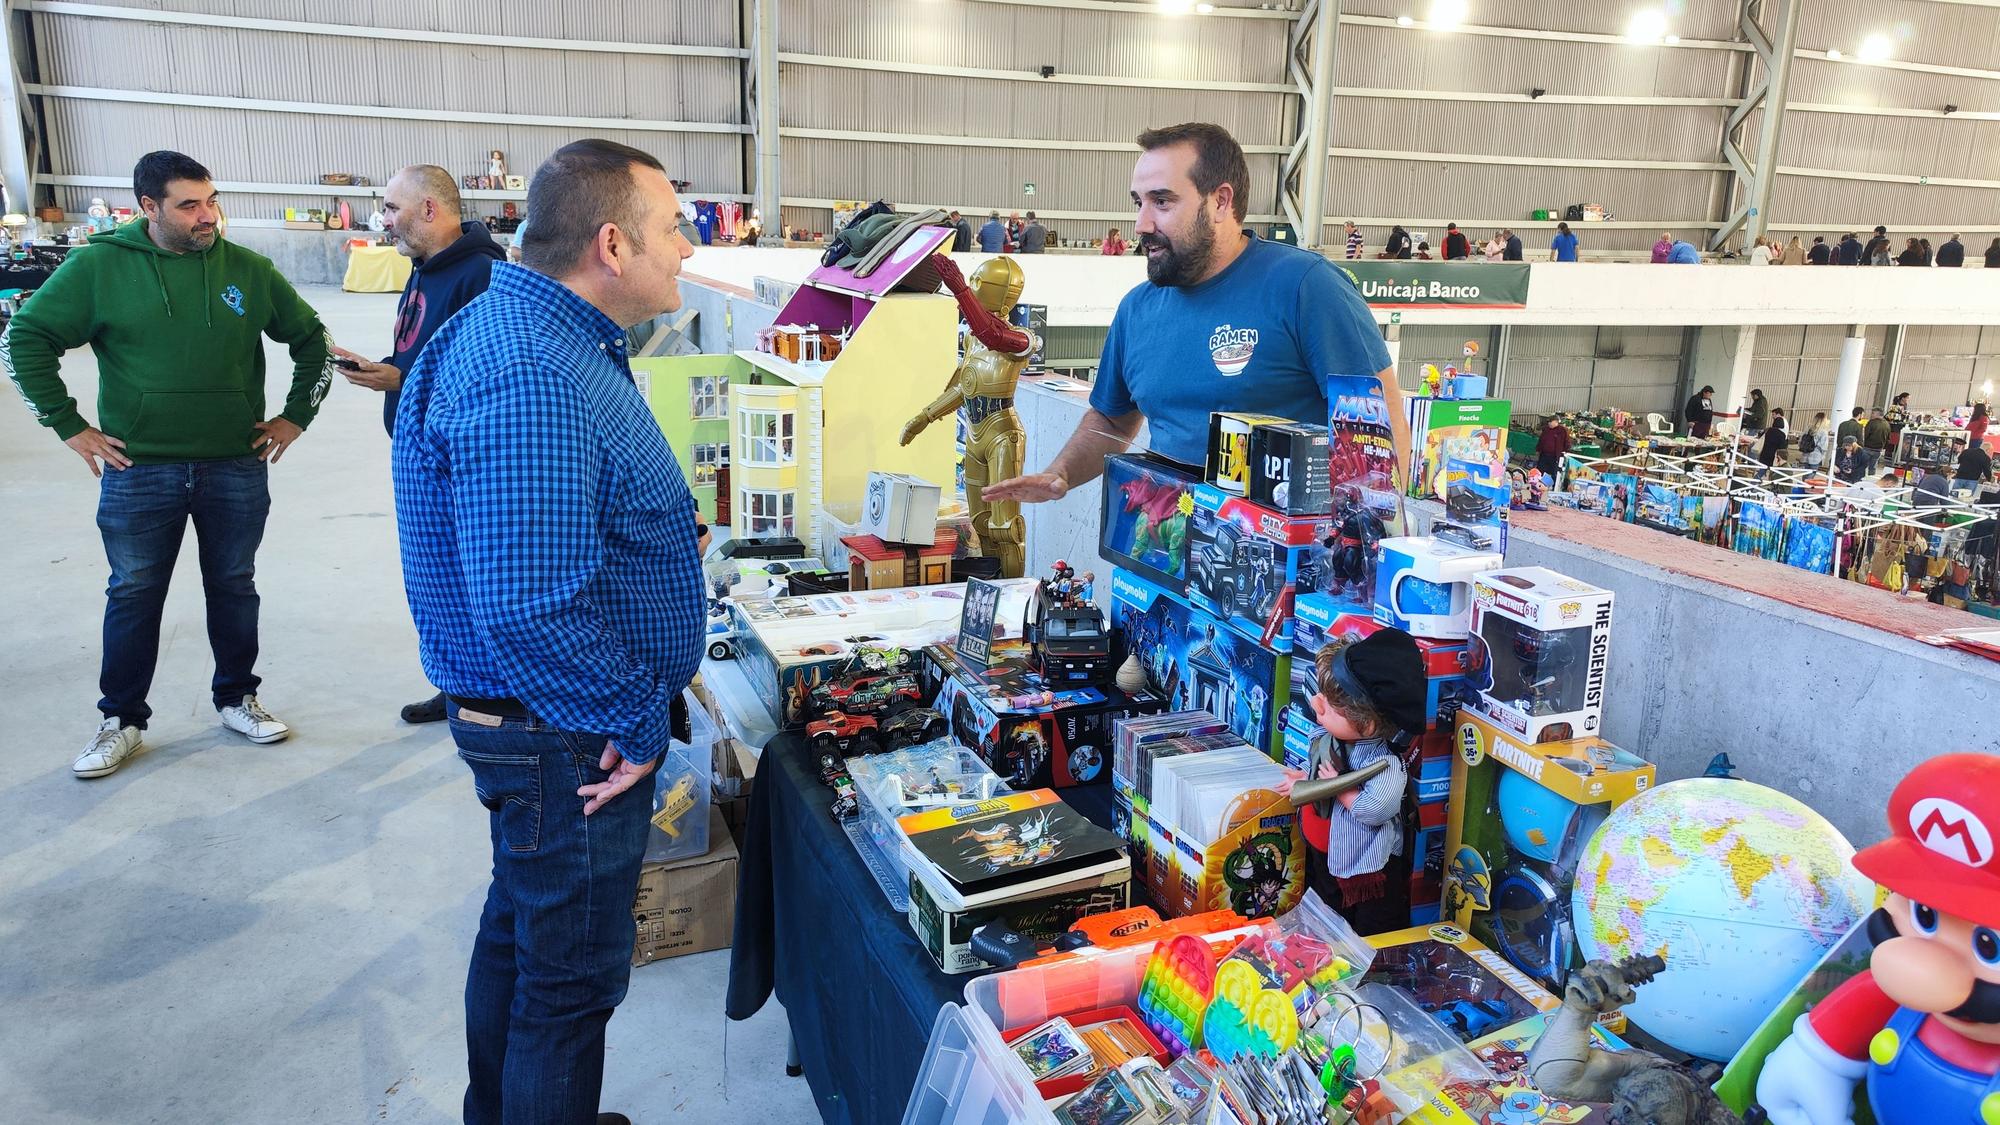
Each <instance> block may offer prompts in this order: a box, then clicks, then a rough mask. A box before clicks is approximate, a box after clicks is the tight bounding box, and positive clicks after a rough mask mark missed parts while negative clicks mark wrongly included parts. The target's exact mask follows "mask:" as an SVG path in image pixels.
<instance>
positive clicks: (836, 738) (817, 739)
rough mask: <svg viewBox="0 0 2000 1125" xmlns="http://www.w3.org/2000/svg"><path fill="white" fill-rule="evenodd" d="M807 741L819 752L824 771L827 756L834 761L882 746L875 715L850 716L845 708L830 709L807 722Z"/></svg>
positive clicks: (865, 752) (823, 770)
mask: <svg viewBox="0 0 2000 1125" xmlns="http://www.w3.org/2000/svg"><path fill="white" fill-rule="evenodd" d="M806 742H807V743H809V744H810V745H811V746H812V748H813V752H814V753H815V754H818V755H819V761H820V769H821V772H822V774H824V772H825V770H826V768H827V759H828V758H829V756H831V757H833V758H834V760H835V761H838V760H839V759H842V758H850V757H853V756H855V755H857V754H873V753H874V752H875V751H877V750H880V749H881V748H882V738H881V734H880V728H879V725H878V724H877V723H876V721H875V716H873V715H850V714H848V713H846V712H845V711H829V712H827V713H826V714H825V715H824V716H822V717H821V718H819V719H816V720H814V721H813V722H810V723H807V724H806Z"/></svg>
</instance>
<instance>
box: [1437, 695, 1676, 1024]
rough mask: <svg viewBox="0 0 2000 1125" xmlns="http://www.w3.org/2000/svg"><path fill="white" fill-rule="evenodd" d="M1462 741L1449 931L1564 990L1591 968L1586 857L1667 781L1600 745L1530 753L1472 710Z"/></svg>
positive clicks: (1551, 746) (1447, 891) (1448, 877)
mask: <svg viewBox="0 0 2000 1125" xmlns="http://www.w3.org/2000/svg"><path fill="white" fill-rule="evenodd" d="M1457 742H1458V754H1457V756H1456V757H1455V758H1454V759H1453V760H1452V765H1451V802H1450V808H1449V815H1448V817H1447V820H1446V831H1445V842H1444V848H1445V884H1444V911H1443V918H1444V921H1446V922H1448V923H1450V924H1452V925H1455V926H1457V927H1459V928H1460V929H1463V930H1466V931H1468V932H1470V933H1472V934H1474V935H1475V936H1477V937H1478V938H1479V940H1480V941H1482V942H1484V943H1485V944H1486V945H1488V946H1490V947H1491V948H1493V949H1496V950H1498V951H1499V952H1501V953H1502V954H1504V955H1506V956H1507V957H1508V959H1509V960H1511V961H1512V962H1513V963H1514V965H1515V966H1516V967H1517V968H1519V969H1520V970H1521V971H1523V972H1525V973H1527V974H1529V975H1530V976H1533V977H1534V978H1535V979H1537V980H1538V981H1540V982H1541V983H1542V984H1543V985H1545V986H1547V987H1549V988H1557V987H1560V986H1561V983H1562V981H1563V979H1564V977H1565V976H1566V975H1567V974H1568V971H1569V970H1570V969H1571V968H1573V967H1574V966H1575V965H1576V964H1579V963H1580V956H1579V953H1578V950H1577V946H1576V941H1575V939H1574V936H1573V935H1574V934H1575V926H1574V924H1573V921H1572V920H1571V919H1570V917H1569V911H1570V891H1571V889H1572V887H1573V886H1574V884H1575V879H1576V866H1577V864H1578V863H1579V862H1580V861H1581V859H1582V855H1583V849H1584V846H1585V845H1586V844H1587V843H1588V842H1589V840H1590V836H1591V834H1592V833H1593V832H1594V831H1595V830H1596V828H1597V826H1598V825H1600V824H1602V823H1603V822H1604V818H1605V817H1606V816H1607V815H1609V814H1610V812H1611V810H1612V809H1614V808H1616V807H1618V806H1619V805H1621V804H1624V803H1625V802H1626V801H1629V800H1631V799H1632V798H1633V797H1636V796H1638V795H1639V794H1640V793H1643V792H1645V791H1646V790H1648V789H1650V788H1652V787H1653V785H1654V784H1655V783H1656V781H1657V776H1656V772H1655V770H1654V768H1653V766H1652V764H1651V763H1649V762H1647V761H1645V760H1643V759H1641V758H1639V757H1638V756H1636V755H1634V754H1631V753H1628V752H1627V751H1624V750H1621V749H1619V748H1618V747H1616V746H1613V745H1612V744H1611V743H1609V742H1606V741H1604V740H1603V739H1601V738H1587V739H1579V740H1576V741H1572V742H1528V741H1526V740H1524V739H1520V738H1517V737H1514V736H1512V735H1510V734H1509V733H1507V732H1506V731H1504V730H1501V729H1500V728H1499V727H1498V726H1496V725H1494V724H1493V723H1492V722H1491V721H1490V720H1488V719H1487V718H1486V717H1484V716H1483V715H1479V714H1476V713H1473V712H1471V711H1466V712H1463V713H1461V714H1460V716H1459V722H1458V735H1457Z"/></svg>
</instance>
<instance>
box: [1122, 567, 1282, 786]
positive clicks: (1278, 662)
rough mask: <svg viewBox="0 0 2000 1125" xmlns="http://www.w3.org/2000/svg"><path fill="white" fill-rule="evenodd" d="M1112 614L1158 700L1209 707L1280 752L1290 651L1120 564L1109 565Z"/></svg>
mask: <svg viewBox="0 0 2000 1125" xmlns="http://www.w3.org/2000/svg"><path fill="white" fill-rule="evenodd" d="M1111 619H1112V621H1111V623H1112V624H1113V625H1114V626H1115V627H1117V629H1118V630H1119V631H1120V633H1121V634H1122V636H1123V637H1124V643H1125V650H1126V651H1128V652H1131V653H1133V654H1134V655H1136V656H1137V657H1138V658H1139V662H1140V664H1141V666H1142V667H1143V668H1144V670H1145V673H1146V683H1147V686H1148V688H1149V689H1150V690H1151V691H1152V693H1153V694H1155V695H1157V696H1159V697H1160V700H1161V702H1162V706H1164V707H1165V708H1166V709H1167V710H1170V711H1189V710H1200V711H1207V712H1208V713H1209V714H1211V715H1214V716H1215V717H1216V718H1218V719H1221V720H1222V721H1223V722H1226V723H1228V724H1229V729H1230V730H1232V731H1235V732H1236V734H1237V736H1238V737H1240V738H1241V739H1243V741H1245V742H1247V743H1249V744H1250V745H1252V746H1255V747H1257V748H1259V749H1261V750H1263V751H1264V752H1265V753H1267V754H1269V755H1271V756H1272V757H1273V758H1276V757H1277V756H1278V755H1279V753H1280V743H1279V723H1278V721H1277V716H1278V708H1279V707H1280V705H1282V704H1283V702H1284V696H1283V695H1282V694H1280V693H1281V692H1283V691H1284V685H1285V684H1286V683H1287V682H1288V681H1287V677H1288V676H1290V674H1291V666H1292V658H1291V654H1290V653H1282V652H1276V651H1274V650H1273V649H1271V648H1269V647H1266V646H1264V645H1262V644H1260V643H1259V642H1258V640H1257V639H1256V638H1254V637H1251V636H1247V635H1245V634H1243V633H1239V632H1237V631H1236V630H1235V629H1233V628H1231V627H1230V626H1229V625H1227V624H1225V623H1224V622H1222V621H1219V620H1217V619H1216V618H1214V617H1211V616H1209V615H1208V614H1206V613H1203V612H1202V611H1201V610H1198V609H1196V608H1194V607H1193V606H1191V605H1189V604H1188V603H1187V602H1186V601H1184V600H1182V599H1181V598H1179V597H1176V596H1175V595H1174V594H1173V593H1171V592H1169V591H1167V590H1164V589H1162V588H1161V587H1159V586H1157V585H1155V584H1154V583H1152V582H1149V581H1147V580H1146V579H1144V578H1142V577H1140V576H1139V575H1137V574H1134V573H1132V572H1130V571H1128V570H1124V569H1122V568H1120V569H1116V570H1113V571H1112V572H1111Z"/></svg>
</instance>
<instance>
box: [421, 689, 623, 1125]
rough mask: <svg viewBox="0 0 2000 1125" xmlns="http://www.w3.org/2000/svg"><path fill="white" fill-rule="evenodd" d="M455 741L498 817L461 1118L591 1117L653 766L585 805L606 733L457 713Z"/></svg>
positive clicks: (527, 1123)
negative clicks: (489, 722) (605, 798)
mask: <svg viewBox="0 0 2000 1125" xmlns="http://www.w3.org/2000/svg"><path fill="white" fill-rule="evenodd" d="M447 711H448V712H449V714H450V720H451V737H452V741H454V742H456V743H457V744H458V756H459V757H460V758H462V759H464V761H465V764H466V765H467V766H470V767H471V769H472V784H473V788H474V789H475V790H476V791H477V792H478V794H479V803H480V804H482V805H485V806H486V809H487V811H488V812H489V813H490V814H491V815H490V818H489V819H490V822H491V830H492V837H493V883H492V885H491V886H490V887H489V888H488V889H487V892H486V910H485V912H484V913H483V914H482V915H481V916H480V919H479V936H478V938H477V939H476V940H474V942H473V944H472V964H471V966H470V967H469V968H468V969H467V970H466V974H465V1048H466V1057H467V1070H468V1071H469V1074H470V1078H471V1084H470V1085H469V1086H468V1087H467V1088H466V1091H465V1121H466V1123H467V1125H594V1123H595V1122H596V1120H597V1097H598V1092H599V1090H600V1089H601V1087H602V1086H603V1082H604V1025H605V1024H606V1023H608V1022H609V1021H610V1019H611V1011H612V1009H613V1008H616V1007H617V1006H618V1002H619V1001H621V1000H623V999H624V998H625V985H626V982H627V981H628V980H629V979H630V978H631V975H632V942H633V939H634V938H635V937H636V936H637V933H638V927H637V925H636V923H635V922H634V921H633V918H632V900H633V898H634V896H635V895H636V894H637V892H638V886H639V863H640V860H641V859H642V858H643V857H644V856H645V851H646V833H647V829H648V827H649V819H650V817H651V816H652V811H653V804H652V787H651V785H649V784H648V782H650V781H651V778H650V776H649V777H647V778H644V779H641V780H640V782H639V784H637V785H634V786H633V787H632V788H630V789H628V790H626V791H625V792H623V793H621V794H619V795H618V796H617V797H616V798H615V799H613V800H612V801H611V802H610V803H609V804H607V805H605V806H604V807H602V808H600V809H598V810H597V811H596V812H594V813H592V814H591V815H590V816H589V817H588V818H585V817H584V815H583V804H584V799H583V798H582V797H579V796H577V795H576V791H577V789H578V788H580V787H582V786H585V785H592V784H595V783H597V782H601V781H603V780H604V778H605V776H606V775H605V772H604V771H603V770H601V769H598V768H597V761H598V758H599V757H600V756H601V755H602V754H603V753H604V743H605V739H604V736H603V735H591V734H575V733H572V732H570V731H560V730H555V729H552V728H550V727H548V726H545V725H542V724H540V723H537V722H522V721H519V720H513V719H509V720H504V721H503V722H502V723H501V725H499V726H497V727H488V726H482V725H480V724H477V723H472V722H468V721H466V720H464V719H461V718H459V711H458V707H457V706H456V705H455V704H452V705H448V706H447Z"/></svg>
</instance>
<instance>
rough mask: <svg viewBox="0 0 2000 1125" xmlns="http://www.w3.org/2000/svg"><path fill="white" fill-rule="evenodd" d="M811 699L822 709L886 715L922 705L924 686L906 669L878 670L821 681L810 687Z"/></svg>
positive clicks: (853, 713) (855, 713) (854, 713)
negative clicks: (868, 673) (814, 686)
mask: <svg viewBox="0 0 2000 1125" xmlns="http://www.w3.org/2000/svg"><path fill="white" fill-rule="evenodd" d="M812 702H813V706H814V707H815V708H817V709H818V710H820V711H822V712H836V711H845V712H847V713H848V714H851V715H882V716H888V715H893V714H895V713H896V712H898V711H903V710H907V709H909V708H911V707H921V706H923V703H924V689H923V687H922V686H921V685H920V684H919V683H918V682H917V678H916V677H915V676H913V675H910V674H908V673H903V672H891V673H879V674H876V675H868V676H856V677H853V678H851V679H843V680H835V681H833V682H831V683H825V684H821V685H819V686H818V687H816V688H814V689H813V693H812ZM829 717H830V716H829Z"/></svg>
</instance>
